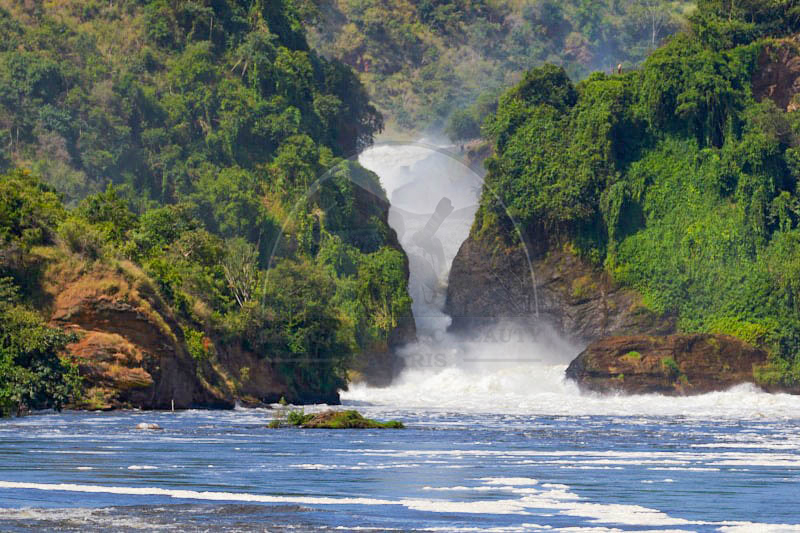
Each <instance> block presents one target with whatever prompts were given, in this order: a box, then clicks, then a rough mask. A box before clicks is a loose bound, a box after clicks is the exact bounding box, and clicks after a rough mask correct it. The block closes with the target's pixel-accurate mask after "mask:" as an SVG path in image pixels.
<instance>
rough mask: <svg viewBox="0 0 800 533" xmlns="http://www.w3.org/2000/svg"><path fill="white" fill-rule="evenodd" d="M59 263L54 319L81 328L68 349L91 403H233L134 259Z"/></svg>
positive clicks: (52, 288)
mask: <svg viewBox="0 0 800 533" xmlns="http://www.w3.org/2000/svg"><path fill="white" fill-rule="evenodd" d="M65 266H66V265H64V264H57V265H54V266H53V267H51V268H54V269H58V270H59V272H57V273H53V274H52V275H50V276H48V279H49V281H50V283H49V284H48V285H47V286H46V290H47V291H48V292H49V293H50V294H51V295H52V304H51V307H52V309H51V314H50V316H51V323H52V324H53V325H55V326H58V327H63V328H65V329H68V330H72V331H74V332H76V333H77V334H78V336H79V340H78V341H77V342H76V343H74V344H72V345H70V346H69V347H68V349H69V351H70V352H71V354H72V355H73V356H75V358H76V360H77V361H78V366H79V369H80V372H81V375H82V376H83V378H84V382H85V385H86V389H87V390H86V394H85V405H83V406H84V407H89V408H97V409H110V408H117V407H138V408H144V409H168V408H171V407H172V405H173V402H174V406H175V408H188V407H220V408H225V407H232V406H233V405H234V399H233V397H232V395H231V393H230V391H228V390H226V388H225V387H224V386H221V387H220V386H216V385H215V383H214V382H219V381H221V380H219V379H212V380H210V381H208V380H206V381H205V382H204V380H202V379H201V378H200V377H199V374H201V373H202V371H200V372H198V368H197V366H198V365H197V362H196V361H195V360H194V359H193V358H192V357H191V356H190V355H189V354H188V353H187V350H186V348H185V343H184V342H183V332H182V330H181V328H180V326H179V325H178V323H177V322H176V321H175V319H174V318H173V317H172V316H171V315H170V314H169V312H168V308H167V306H166V305H164V304H163V303H162V302H161V301H160V299H159V298H158V296H157V295H156V294H155V291H154V290H152V288H151V287H150V286H149V283H148V282H147V278H146V277H145V276H144V275H143V274H142V273H141V272H140V271H138V269H137V268H136V267H135V266H133V265H132V264H123V265H121V266H120V268H119V271H113V270H111V269H108V268H105V267H100V266H96V267H95V268H94V269H92V270H91V271H87V272H85V271H83V270H82V269H79V270H76V271H70V270H69V269H68V268H65Z"/></svg>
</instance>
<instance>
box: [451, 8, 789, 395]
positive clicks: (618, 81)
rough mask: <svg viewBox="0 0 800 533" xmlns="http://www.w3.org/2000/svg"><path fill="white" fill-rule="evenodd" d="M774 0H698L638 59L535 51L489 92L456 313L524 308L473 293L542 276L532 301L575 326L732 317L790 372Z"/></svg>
mask: <svg viewBox="0 0 800 533" xmlns="http://www.w3.org/2000/svg"><path fill="white" fill-rule="evenodd" d="M779 4H780V5H779V6H778V7H776V8H775V9H766V8H764V6H761V5H760V4H759V5H755V4H754V5H752V6H749V7H747V8H744V7H742V8H741V12H739V11H737V12H735V13H734V12H731V13H729V12H728V11H726V10H725V8H724V7H721V6H720V5H719V4H718V3H714V2H699V3H698V11H697V12H696V13H695V14H694V15H693V16H692V18H691V22H692V27H691V31H690V32H687V33H684V34H681V35H678V36H676V37H674V38H672V39H671V40H670V41H669V42H668V43H667V44H666V45H665V46H664V47H662V48H661V49H659V50H658V51H656V52H655V53H654V54H653V55H652V56H651V57H650V58H649V59H648V60H647V61H646V62H645V63H644V65H643V67H642V68H641V70H638V71H633V72H627V73H623V74H622V75H612V76H608V75H606V74H602V73H598V74H594V75H592V76H590V77H589V78H588V79H587V80H585V81H583V82H581V83H579V84H577V85H576V84H573V83H572V81H570V80H569V78H568V77H567V75H566V73H565V72H564V71H563V70H562V69H559V68H557V67H553V66H546V67H542V68H539V69H535V70H533V71H530V72H528V73H527V74H526V75H525V77H524V78H523V80H522V81H521V82H520V83H519V84H518V85H517V86H515V87H514V88H512V89H510V90H509V91H507V92H506V93H505V94H504V95H503V96H502V97H501V99H500V105H499V107H498V111H497V113H496V114H495V115H494V117H492V119H491V120H490V123H489V124H488V128H487V131H488V132H489V133H491V135H492V138H493V143H494V153H495V155H494V156H492V157H491V158H489V160H488V161H487V165H486V166H487V169H488V174H487V177H486V182H485V183H486V186H485V189H484V194H483V196H482V201H481V208H480V210H479V212H478V216H477V218H476V222H475V224H474V225H473V228H472V231H471V234H470V238H469V239H468V241H467V242H465V243H464V245H463V246H462V249H461V251H460V252H459V256H458V257H457V258H456V263H455V265H454V269H453V272H454V276H453V278H452V279H451V281H450V288H451V289H450V294H449V296H448V306H449V309H450V310H451V312H453V313H454V314H456V315H461V316H462V318H461V319H460V322H461V323H462V324H463V323H465V320H466V319H465V318H464V317H465V316H472V317H475V316H477V317H484V316H488V317H492V316H514V315H519V314H520V313H519V312H518V308H519V306H515V305H514V303H513V302H511V301H509V299H508V298H505V299H504V298H502V297H498V298H494V297H488V298H487V297H485V291H486V290H487V289H486V287H487V283H488V281H487V280H489V279H490V278H491V277H497V278H499V279H500V280H501V284H505V285H508V286H510V287H512V288H513V290H511V291H509V293H511V294H514V295H515V297H517V298H519V297H523V298H525V299H526V300H530V298H531V297H535V296H536V294H537V293H538V295H539V298H538V299H539V303H540V308H539V312H540V318H543V319H547V320H548V321H551V322H553V323H555V325H556V326H557V327H558V328H559V329H560V330H561V331H562V332H563V333H564V334H566V335H567V336H569V337H572V338H574V339H577V340H580V341H582V342H584V343H587V342H591V341H594V340H597V339H600V338H603V337H606V336H608V335H630V334H642V333H645V334H655V333H658V334H663V333H669V332H673V331H677V332H686V333H693V332H708V333H719V334H728V335H732V336H735V337H738V338H739V339H741V340H743V341H745V342H746V343H748V344H750V345H755V346H757V347H759V348H762V349H764V350H766V351H767V352H768V353H769V362H768V363H767V364H766V365H764V366H761V367H759V368H758V369H757V370H756V372H755V378H757V379H758V381H759V383H761V384H763V385H765V386H768V387H771V386H773V385H776V384H783V385H786V386H790V387H792V386H795V385H796V384H797V383H798V382H800V359H799V358H798V357H797V356H798V354H800V307H798V302H800V299H798V296H800V294H798V292H797V284H796V283H795V282H794V281H793V280H795V279H797V272H798V271H797V265H798V264H800V263H799V261H800V259H798V258H800V247H798V242H800V233H798V231H800V230H798V220H799V219H800V208H798V206H800V197H799V196H798V188H797V182H798V177H800V171H798V168H799V167H798V165H797V163H796V161H797V159H796V158H797V154H798V148H797V147H798V146H799V145H800V141H798V137H797V132H798V124H799V122H798V120H799V119H798V115H797V114H796V112H794V111H793V109H794V108H793V107H792V105H791V100H792V98H793V94H794V93H793V89H792V87H793V85H794V83H795V81H794V80H795V75H794V67H793V64H794V59H793V58H794V51H793V50H794V45H793V44H792V43H791V41H787V40H785V39H786V36H787V35H793V34H794V33H795V32H796V31H797V30H798V28H797V27H796V22H795V19H794V18H793V15H792V13H793V12H792V11H791V9H792V6H791V5H790V3H779ZM762 8H763V9H762ZM737 9H739V8H737ZM748 9H749V10H750V11H748ZM776 104H777V105H776ZM515 257H516V259H514V258H515ZM526 257H529V258H530V259H531V260H532V263H533V273H534V277H535V285H536V290H535V291H534V286H533V285H534V282H533V281H531V282H530V283H527V279H529V278H530V276H527V278H526V274H528V273H529V272H530V270H531V269H530V268H528V267H527V264H526V259H525V258H526ZM498 267H499V268H498ZM520 280H523V283H522V284H520ZM526 283H527V285H526ZM515 284H516V285H515ZM535 312H536V309H535V308H533V307H528V308H526V310H525V312H524V313H522V318H523V319H524V320H525V321H526V322H528V323H531V322H535V321H536V316H535ZM642 313H644V314H642ZM642 316H646V317H647V318H645V319H644V320H640V318H641V317H642ZM609 342H611V340H609ZM720 371H721V370H720Z"/></svg>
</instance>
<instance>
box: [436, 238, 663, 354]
mask: <svg viewBox="0 0 800 533" xmlns="http://www.w3.org/2000/svg"><path fill="white" fill-rule="evenodd" d="M529 258H530V261H529ZM445 311H446V312H447V313H448V314H449V315H450V316H452V317H453V324H452V326H451V330H453V331H455V332H458V331H465V330H469V329H472V328H480V327H482V326H488V325H491V324H494V323H496V322H498V321H501V320H503V321H512V322H515V323H519V324H522V325H529V326H530V327H532V328H533V327H535V325H536V324H537V323H538V322H540V321H544V322H546V323H548V324H550V325H551V326H553V327H554V328H555V329H556V330H557V331H558V332H559V333H560V334H562V335H563V336H565V337H566V338H568V339H569V340H571V341H572V342H575V343H577V344H584V345H585V344H586V343H589V342H591V341H593V340H596V339H599V338H602V337H605V336H609V335H625V334H635V333H647V334H652V335H660V334H667V333H671V332H673V331H674V323H673V321H672V320H671V319H670V318H668V317H661V316H657V315H655V314H654V313H652V312H650V311H649V310H648V309H647V308H645V307H644V306H643V305H642V304H641V298H640V296H639V294H638V293H636V292H635V291H632V290H628V289H624V288H621V287H619V286H618V285H617V284H615V283H614V282H613V280H611V278H610V277H609V276H608V275H607V274H606V273H605V272H603V271H602V270H599V269H596V268H593V267H592V266H590V265H587V264H586V263H585V262H583V261H581V260H580V259H579V258H578V257H576V256H575V255H574V254H573V253H571V252H569V251H565V250H561V249H553V250H550V251H547V252H542V251H537V250H530V251H529V252H526V251H525V249H524V248H522V247H514V248H503V247H502V246H496V247H494V248H493V247H492V243H490V242H487V241H484V240H477V239H475V238H474V237H473V236H472V235H471V236H470V237H469V238H467V240H466V241H464V243H463V244H462V245H461V248H460V249H459V251H458V254H457V255H456V258H455V259H454V261H453V265H452V267H451V270H450V280H449V285H448V290H447V303H446V307H445Z"/></svg>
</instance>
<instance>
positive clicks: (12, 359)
mask: <svg viewBox="0 0 800 533" xmlns="http://www.w3.org/2000/svg"><path fill="white" fill-rule="evenodd" d="M64 216H65V212H64V210H63V208H62V207H61V204H60V203H59V201H58V196H57V195H56V194H55V193H54V192H53V190H52V189H50V188H49V187H45V186H43V185H41V184H39V183H37V182H36V181H35V180H33V179H31V178H30V176H28V175H27V174H26V173H24V172H15V173H13V174H10V175H7V176H4V177H3V178H2V179H0V260H2V262H1V263H0V416H8V415H11V414H15V413H16V414H20V413H24V412H26V411H28V410H31V409H45V408H55V409H60V408H61V407H62V406H63V405H64V404H65V403H67V402H68V401H70V400H72V399H75V398H76V397H77V396H78V395H79V393H80V378H79V377H78V373H77V367H76V366H75V365H74V364H73V362H72V361H70V360H68V359H67V358H66V357H65V356H64V349H65V347H66V346H67V345H68V344H69V343H71V342H75V341H76V340H77V337H76V336H75V335H74V334H72V333H69V332H65V331H62V330H59V329H56V328H51V327H48V326H47V325H46V323H45V321H44V319H43V318H42V317H41V316H40V315H39V314H38V313H37V312H36V311H35V310H34V309H33V307H32V306H31V305H30V302H29V301H26V300H29V299H26V298H25V296H26V294H27V295H30V294H35V288H36V280H37V278H38V276H39V274H40V270H41V264H40V263H39V262H38V261H36V258H35V257H33V256H32V255H31V254H30V250H31V249H32V248H33V247H35V246H41V245H45V244H48V243H51V242H52V239H53V238H54V233H53V227H54V226H55V224H56V223H57V222H58V221H59V220H62V219H63V218H64Z"/></svg>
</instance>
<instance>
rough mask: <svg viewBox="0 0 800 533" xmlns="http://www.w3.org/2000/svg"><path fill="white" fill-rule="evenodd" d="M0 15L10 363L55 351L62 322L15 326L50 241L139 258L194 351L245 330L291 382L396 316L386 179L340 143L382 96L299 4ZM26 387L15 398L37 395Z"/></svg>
mask: <svg viewBox="0 0 800 533" xmlns="http://www.w3.org/2000/svg"><path fill="white" fill-rule="evenodd" d="M0 27H2V32H3V35H4V37H3V40H2V43H0V170H2V169H3V168H4V167H5V172H7V173H6V174H4V175H0V188H2V204H0V239H2V248H0V277H3V278H5V277H10V278H11V279H12V280H13V284H14V286H15V287H17V289H18V291H17V292H18V294H19V298H20V300H19V301H20V302H21V303H19V304H17V303H13V302H12V303H8V304H7V305H8V306H10V307H8V309H10V310H5V309H6V308H4V311H3V313H6V312H8V313H11V312H12V311H11V310H16V311H13V312H14V313H17V314H16V315H14V316H16V317H17V319H15V320H11V319H9V320H8V321H4V322H5V323H4V325H3V327H4V328H6V329H7V328H10V327H13V328H16V329H15V330H14V331H16V333H15V332H14V331H10V332H9V333H8V335H9V337H8V338H7V339H6V337H4V339H6V340H4V341H3V342H4V343H7V344H8V346H9V348H8V350H9V351H7V352H6V351H4V352H3V353H4V356H3V357H4V361H6V360H8V362H7V363H6V362H4V363H3V364H4V365H12V364H13V365H17V366H19V365H23V366H25V365H28V363H27V362H26V361H27V359H30V358H31V357H33V358H36V357H40V358H41V363H42V364H46V365H49V366H48V368H50V367H53V368H55V367H54V366H53V365H54V364H55V363H53V361H56V360H57V359H53V357H56V356H57V354H59V353H60V352H61V350H62V349H63V346H64V344H65V343H66V342H67V340H68V339H69V338H71V337H68V336H63V337H59V336H58V335H61V333H59V334H57V333H56V332H51V333H52V335H53V336H52V338H49V337H48V338H47V339H44V338H42V340H41V342H42V343H43V344H42V345H41V346H39V347H37V346H34V345H31V346H27V347H19V346H17V345H16V344H15V342H16V341H14V340H13V339H14V338H16V337H14V335H17V334H18V333H19V332H21V331H23V330H24V331H27V330H25V328H28V329H31V328H34V324H33V322H32V321H33V316H34V315H24V317H23V315H22V314H20V313H22V308H20V307H15V306H19V305H22V306H24V309H25V313H33V312H34V311H33V308H36V309H39V310H46V302H45V301H42V299H41V293H42V284H43V282H45V281H47V280H43V279H42V275H43V272H44V270H45V267H46V265H47V262H48V259H47V258H48V257H50V258H52V257H55V256H58V257H67V258H69V260H70V261H72V262H73V263H78V264H81V265H83V266H82V271H83V272H91V271H92V269H99V268H101V267H103V266H106V267H115V265H119V264H120V262H125V261H127V262H131V263H133V264H134V265H136V266H138V267H141V269H142V271H143V274H141V276H142V277H143V278H144V279H145V280H146V281H142V283H144V284H145V285H147V286H152V287H153V288H154V290H155V292H156V293H157V297H158V298H159V299H160V300H163V302H165V304H166V305H167V306H168V307H169V310H168V313H169V314H170V316H174V317H175V319H176V320H177V321H178V323H179V325H180V329H181V330H182V332H183V335H179V337H181V338H180V339H179V341H180V342H182V343H184V344H185V347H186V350H187V352H188V353H190V354H191V355H192V357H193V358H194V359H195V360H196V361H197V364H198V365H201V364H205V363H206V362H208V361H212V362H213V361H214V360H215V358H216V355H215V345H218V344H219V343H224V344H226V345H239V346H241V347H243V348H244V349H246V350H250V351H252V352H255V353H256V354H258V355H260V356H261V357H262V358H266V359H268V360H269V361H271V362H272V364H273V366H274V367H275V369H276V370H277V371H278V372H279V373H280V374H281V375H282V376H283V377H284V378H285V380H286V381H287V382H288V383H289V386H290V391H291V395H293V397H294V398H298V397H300V396H302V395H303V394H305V393H310V394H317V393H321V392H323V391H333V392H335V390H336V388H338V387H341V386H344V384H345V372H346V369H347V368H348V367H349V366H350V365H352V364H353V363H354V360H355V358H357V357H358V354H359V353H360V352H361V351H362V349H363V348H365V347H367V346H370V347H373V346H375V345H380V344H381V343H384V344H385V343H386V341H387V339H388V337H389V334H390V333H391V331H392V330H393V329H394V328H395V327H396V326H397V324H398V321H399V319H400V318H401V317H403V316H410V304H411V300H410V298H409V297H408V294H407V292H406V276H407V269H406V262H405V258H404V256H403V254H402V252H400V251H399V249H398V246H397V244H396V241H395V238H394V234H393V232H392V231H391V230H390V229H389V228H388V225H387V223H386V211H387V208H388V204H387V202H386V200H385V195H384V193H383V191H382V189H381V187H380V185H379V182H378V180H377V177H376V176H375V175H374V174H372V173H370V172H368V171H366V170H364V169H363V168H361V167H360V166H359V165H358V164H357V163H353V162H351V161H348V160H345V159H343V157H344V156H346V155H349V154H352V153H353V152H354V151H355V150H357V149H360V148H361V147H364V146H365V145H367V144H369V143H370V142H371V141H372V138H373V136H374V134H375V133H377V132H378V131H380V129H381V128H382V118H381V115H380V114H379V113H378V112H377V111H376V110H375V108H374V107H372V106H371V105H370V104H369V102H368V100H367V97H366V91H365V89H364V88H363V87H362V85H361V83H360V82H359V80H358V78H357V77H356V76H355V74H354V73H353V72H352V71H351V70H350V69H349V68H348V67H347V66H345V65H343V64H341V63H340V62H338V61H336V60H327V59H324V58H322V57H320V56H319V55H318V54H317V53H316V52H314V51H313V50H311V49H310V48H309V46H308V44H307V42H306V39H305V36H304V33H303V30H302V25H301V22H300V15H299V13H298V12H297V10H296V9H295V7H294V3H292V2H291V1H289V0H278V1H273V2H266V3H265V2H261V1H244V2H234V1H226V0H224V1H220V2H166V1H164V0H150V1H133V0H122V1H119V2H109V3H96V2H89V1H81V2H50V3H47V4H44V5H43V4H41V3H19V2H10V1H0ZM14 168H27V169H29V170H30V171H31V174H32V175H34V176H37V178H33V177H31V175H28V174H27V173H21V172H19V171H16V170H13V169H14ZM320 176H324V180H323V181H322V182H321V183H320V184H319V186H318V187H316V188H315V189H309V187H310V186H311V185H312V184H313V183H314V182H315V181H316V180H317V178H318V177H320ZM21 183H22V184H23V185H24V186H21V185H20V184H21ZM45 184H46V185H45ZM37 246H38V247H39V248H42V249H39V250H35V249H33V248H34V247H37ZM43 247H49V248H50V249H52V250H54V252H45V251H44V250H43ZM134 268H135V267H134ZM4 305H6V304H4ZM4 316H5V315H4ZM9 316H10V315H9ZM44 318H47V317H46V316H45V317H44ZM29 319H30V320H29ZM38 320H39V321H40V322H41V320H42V319H38ZM42 327H44V326H42ZM6 329H4V330H3V332H4V335H6ZM45 331H48V332H50V330H49V329H48V330H42V332H45ZM42 335H44V333H42ZM63 335H66V334H63ZM37 338H38V337H37ZM4 346H5V344H4ZM23 348H24V350H23ZM5 349H6V348H4V350H5ZM14 350H16V351H14ZM25 350H27V351H25ZM45 352H46V353H45ZM6 353H7V354H8V355H6ZM25 354H38V355H25ZM26 358H27V359H26ZM46 358H50V359H47V361H50V362H47V363H45V359H46ZM14 361H17V362H16V363H15V362H14ZM36 364H38V363H36ZM28 366H30V365H28ZM9 368H10V367H9ZM15 368H16V367H15ZM37 371H38V370H37ZM69 372H72V370H69V369H68V368H67V367H64V368H61V369H59V370H58V371H57V372H56V371H55V370H54V371H53V372H52V374H51V377H52V381H53V382H61V383H67V380H66V377H65V376H67V375H68V374H69ZM4 375H6V374H5V373H4ZM7 375H8V376H11V371H9V373H8V374H7ZM69 375H70V376H71V375H72V374H69ZM62 378H63V379H62ZM3 379H6V378H3ZM8 379H11V378H10V377H9V378H8ZM14 379H17V378H14ZM19 379H23V377H20V378H19ZM25 379H27V378H25ZM20 383H22V382H21V381H20ZM70 383H72V382H71V381H70ZM64 386H65V387H66V385H64ZM9 387H11V386H10V385H9ZM14 387H18V385H14ZM70 387H71V385H70ZM9 390H10V389H9ZM65 390H66V389H65ZM69 390H70V391H72V389H71V388H70V389H69ZM9 394H10V396H8V397H9V398H12V397H13V398H12V400H13V402H17V403H19V402H21V401H23V400H20V399H19V398H18V396H19V394H17V393H14V392H12V393H9ZM31 394H34V393H33V392H31ZM14 395H16V396H14ZM36 395H37V397H36V398H35V399H34V398H30V399H25V400H24V401H25V403H26V404H27V405H28V406H29V407H31V408H36V407H39V406H42V405H46V404H48V403H47V402H44V403H43V401H42V400H40V399H38V393H36ZM49 395H50V400H49V401H50V403H51V404H52V405H54V406H58V405H61V404H62V403H63V402H64V398H65V397H66V396H67V395H68V394H67V393H66V392H64V391H61V390H59V391H53V392H52V394H49ZM4 397H5V396H4ZM12 400H9V401H12Z"/></svg>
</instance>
